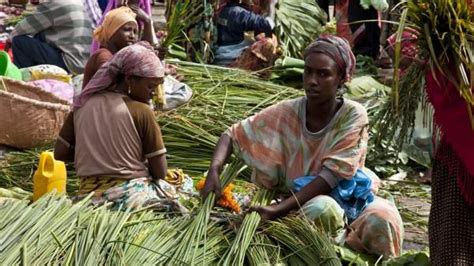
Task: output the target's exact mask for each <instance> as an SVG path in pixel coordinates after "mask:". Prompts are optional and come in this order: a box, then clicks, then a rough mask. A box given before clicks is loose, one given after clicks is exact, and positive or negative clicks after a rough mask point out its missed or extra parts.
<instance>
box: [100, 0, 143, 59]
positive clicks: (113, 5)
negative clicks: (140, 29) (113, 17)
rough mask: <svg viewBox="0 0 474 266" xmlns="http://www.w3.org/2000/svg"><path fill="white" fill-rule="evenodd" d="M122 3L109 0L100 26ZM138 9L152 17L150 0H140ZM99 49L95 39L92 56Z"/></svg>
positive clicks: (120, 0) (118, 0) (116, 0)
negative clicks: (111, 11) (110, 12)
mask: <svg viewBox="0 0 474 266" xmlns="http://www.w3.org/2000/svg"><path fill="white" fill-rule="evenodd" d="M121 3H122V0H109V3H108V4H107V7H106V8H105V11H104V13H103V14H102V18H101V19H100V21H99V25H102V22H104V19H105V15H107V13H109V11H110V10H112V9H116V8H118V7H120V4H121ZM138 7H140V8H141V9H143V11H145V13H147V14H148V15H149V16H151V3H150V0H139V3H138ZM99 48H100V43H99V42H98V41H97V40H95V39H94V40H92V46H91V54H93V53H94V52H95V51H97V50H98V49H99Z"/></svg>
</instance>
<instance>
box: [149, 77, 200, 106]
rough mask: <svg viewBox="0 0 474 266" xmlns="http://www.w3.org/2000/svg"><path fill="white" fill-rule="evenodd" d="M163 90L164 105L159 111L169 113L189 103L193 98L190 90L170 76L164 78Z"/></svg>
mask: <svg viewBox="0 0 474 266" xmlns="http://www.w3.org/2000/svg"><path fill="white" fill-rule="evenodd" d="M163 87H164V90H165V104H164V106H162V107H160V108H158V109H159V110H161V111H169V110H172V109H176V108H178V107H179V106H181V105H183V104H185V103H187V102H189V100H191V97H192V96H193V91H192V90H191V88H190V87H189V86H188V85H186V84H184V83H182V82H179V81H177V80H176V79H174V78H173V77H172V76H169V75H168V76H166V77H165V80H164V84H163Z"/></svg>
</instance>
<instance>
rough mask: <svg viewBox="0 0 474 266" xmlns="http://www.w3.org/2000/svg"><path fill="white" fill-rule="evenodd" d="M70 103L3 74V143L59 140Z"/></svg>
mask: <svg viewBox="0 0 474 266" xmlns="http://www.w3.org/2000/svg"><path fill="white" fill-rule="evenodd" d="M68 113H69V103H68V102H67V101H65V100H63V99H61V98H58V97H57V96H55V95H53V94H50V93H48V92H45V91H42V90H41V89H40V88H37V87H34V86H31V85H28V84H26V83H24V82H21V81H14V80H10V79H7V78H0V144H3V145H8V146H12V147H15V148H19V149H28V148H34V147H39V146H42V145H45V144H48V143H51V142H53V141H55V140H56V138H57V137H58V134H59V131H60V130H61V127H62V125H63V123H64V120H65V119H66V116H67V114H68Z"/></svg>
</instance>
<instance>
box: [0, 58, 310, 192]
mask: <svg viewBox="0 0 474 266" xmlns="http://www.w3.org/2000/svg"><path fill="white" fill-rule="evenodd" d="M169 63H175V64H177V66H178V71H179V73H180V74H182V75H183V76H184V78H185V81H184V82H186V83H187V84H188V85H189V86H190V87H191V88H192V89H193V91H194V96H193V99H192V100H191V101H190V102H189V103H188V104H186V105H184V106H182V107H180V108H178V109H177V110H173V111H169V112H166V113H160V114H158V115H157V120H158V122H159V124H160V126H161V129H162V133H163V139H164V142H165V145H166V147H167V150H168V164H169V165H170V167H178V168H181V169H183V170H184V171H185V172H186V173H187V174H189V175H192V176H200V175H202V173H203V172H205V171H206V170H207V168H208V167H209V164H210V161H211V158H212V153H213V150H214V147H215V144H216V143H217V140H218V138H219V136H220V135H221V134H222V133H223V132H224V131H225V130H226V129H227V128H228V127H229V126H231V125H232V124H233V123H236V122H238V121H240V120H241V119H243V118H245V117H247V116H250V115H252V114H254V113H255V112H258V111H259V110H261V109H263V108H265V107H267V106H269V105H272V104H274V103H277V102H279V101H282V100H285V99H291V98H296V97H298V96H300V95H302V92H301V91H298V90H296V89H293V88H290V87H285V86H281V85H278V84H274V83H271V82H268V81H263V80H260V79H258V78H257V77H255V76H253V75H252V74H250V73H248V72H245V71H241V70H238V69H230V68H223V67H217V66H210V65H204V64H195V63H190V62H180V61H169ZM51 148H52V146H49V147H44V148H38V149H36V150H30V151H19V152H12V153H9V154H8V155H7V157H6V161H5V162H1V164H0V186H3V187H12V186H18V187H21V188H23V189H26V190H30V191H31V189H32V183H31V181H32V175H33V173H34V170H35V168H36V166H37V164H38V158H39V153H40V152H41V151H42V150H44V149H51ZM68 170H69V172H68V192H74V191H76V190H77V187H78V182H77V178H75V173H74V171H73V166H72V164H71V165H68Z"/></svg>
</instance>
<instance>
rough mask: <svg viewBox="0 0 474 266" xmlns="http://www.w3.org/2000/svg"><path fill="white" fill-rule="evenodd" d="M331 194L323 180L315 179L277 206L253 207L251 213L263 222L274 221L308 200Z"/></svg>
mask: <svg viewBox="0 0 474 266" xmlns="http://www.w3.org/2000/svg"><path fill="white" fill-rule="evenodd" d="M330 192H331V187H330V186H329V184H328V183H327V182H326V181H325V180H324V179H323V178H316V179H315V180H313V181H311V183H309V184H308V185H306V186H304V187H303V189H301V190H300V191H298V192H296V193H295V194H293V195H291V196H290V197H288V198H286V199H285V200H283V201H282V202H281V203H279V204H275V205H270V206H255V207H253V208H251V210H252V211H256V212H258V213H259V214H260V215H261V216H262V219H264V220H274V219H276V218H278V217H281V216H284V215H286V214H288V213H289V212H290V211H292V210H295V209H298V208H300V207H301V206H303V205H304V204H305V203H306V202H307V201H308V200H310V199H312V198H314V197H316V196H319V195H327V194H329V193H330Z"/></svg>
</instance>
